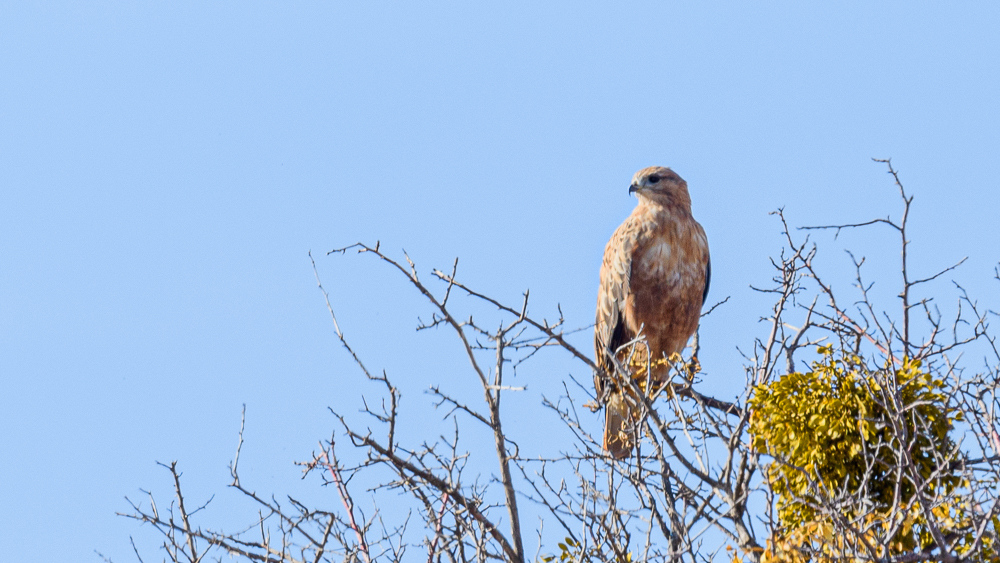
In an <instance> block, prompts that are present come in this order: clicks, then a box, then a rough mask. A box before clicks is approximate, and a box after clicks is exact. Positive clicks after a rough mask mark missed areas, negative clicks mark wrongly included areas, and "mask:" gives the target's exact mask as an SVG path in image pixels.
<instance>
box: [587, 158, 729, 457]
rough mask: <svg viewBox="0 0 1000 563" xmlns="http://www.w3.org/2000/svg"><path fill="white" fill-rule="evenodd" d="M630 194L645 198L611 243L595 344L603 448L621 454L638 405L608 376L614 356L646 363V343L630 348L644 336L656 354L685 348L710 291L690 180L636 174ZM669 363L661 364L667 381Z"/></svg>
mask: <svg viewBox="0 0 1000 563" xmlns="http://www.w3.org/2000/svg"><path fill="white" fill-rule="evenodd" d="M629 193H635V194H636V195H637V196H638V198H639V203H638V205H636V207H635V209H634V210H633V211H632V214H631V215H629V216H628V218H627V219H625V222H624V223H622V224H621V226H619V227H618V229H617V230H616V231H615V233H614V235H612V236H611V240H610V241H608V244H607V246H606V247H605V249H604V261H603V263H602V264H601V282H600V288H599V289H598V294H597V323H596V326H595V329H594V344H595V348H596V355H597V365H598V367H600V368H601V370H602V371H603V372H604V373H598V374H597V376H596V378H595V386H596V389H597V394H598V399H599V400H600V401H601V402H603V403H604V406H605V413H606V414H605V425H604V448H605V449H606V450H608V452H610V453H611V454H612V455H614V456H615V457H618V458H623V457H627V456H628V455H629V453H630V452H631V450H632V447H633V440H632V438H631V435H632V433H633V429H632V428H631V427H632V426H633V422H634V418H635V412H634V411H635V406H634V405H633V404H632V403H631V402H630V401H629V400H628V399H627V398H626V397H625V396H624V395H623V394H622V391H621V389H620V388H619V386H618V385H616V384H613V383H611V382H610V381H609V379H608V374H612V373H614V369H615V368H614V361H613V360H612V358H615V357H616V355H617V358H618V360H619V362H623V361H624V359H625V357H626V356H629V355H630V354H631V357H632V359H634V360H639V361H641V362H645V354H646V350H647V348H646V346H642V345H636V346H632V347H625V348H623V346H624V345H625V344H627V343H629V342H631V341H633V340H636V338H637V337H639V338H640V339H644V340H645V343H646V344H647V345H648V350H649V353H650V355H651V356H652V358H651V359H654V360H655V359H659V358H664V357H666V358H669V357H670V356H671V355H672V354H674V353H675V352H677V353H679V352H681V350H683V349H684V346H686V345H687V341H688V339H689V338H691V335H693V334H694V332H695V331H696V330H697V328H698V319H699V317H700V315H701V306H702V303H703V301H704V299H705V297H706V296H707V295H708V285H709V277H710V275H711V272H710V267H711V266H710V262H709V255H708V239H707V238H706V236H705V231H704V230H703V229H702V227H701V225H699V224H698V222H697V221H695V220H694V217H692V216H691V197H690V196H689V195H688V190H687V182H685V181H684V180H683V179H682V178H681V177H680V176H678V175H677V174H676V173H675V172H674V171H673V170H671V169H669V168H664V167H662V166H653V167H650V168H644V169H642V170H640V171H638V172H636V174H635V176H634V177H633V178H632V184H631V186H630V187H629ZM666 376H667V369H666V368H663V367H661V368H659V369H657V370H654V372H653V377H654V379H656V380H658V381H659V382H662V381H663V380H664V379H665V378H666Z"/></svg>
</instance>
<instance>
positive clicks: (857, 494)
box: [750, 346, 971, 561]
mask: <svg viewBox="0 0 1000 563" xmlns="http://www.w3.org/2000/svg"><path fill="white" fill-rule="evenodd" d="M819 352H820V355H821V358H820V360H819V361H817V362H815V363H814V364H813V366H812V367H813V369H812V371H810V372H808V373H790V374H787V375H785V376H784V377H782V378H780V379H779V380H777V381H774V382H771V383H770V384H767V385H761V386H758V387H757V388H756V389H755V393H754V396H753V397H752V398H751V400H750V408H751V410H752V416H751V422H750V431H751V436H752V447H753V448H754V449H755V450H757V451H758V452H761V453H766V454H768V455H770V456H772V457H774V458H775V460H776V461H775V462H773V463H771V464H770V465H769V466H768V467H767V469H766V476H767V479H768V484H769V485H770V487H771V489H772V490H773V491H774V492H775V493H776V495H777V498H778V501H777V509H778V524H779V526H780V531H779V533H778V534H776V536H775V537H772V539H771V541H770V542H769V545H770V549H769V550H768V552H769V553H771V554H772V555H773V554H774V553H784V554H785V555H786V557H778V558H776V559H775V558H773V557H770V558H769V557H765V559H772V560H779V559H780V560H783V561H790V560H806V559H802V557H801V555H798V556H795V557H792V556H791V555H790V554H791V553H792V551H789V549H790V547H794V546H798V547H806V546H810V547H811V548H812V549H817V548H818V549H819V551H820V552H821V553H826V554H828V555H830V556H834V557H836V556H838V554H845V553H850V552H852V551H854V549H855V548H857V547H859V544H858V543H857V540H859V539H861V538H855V540H854V541H853V542H852V541H850V540H849V539H848V538H846V537H844V536H843V535H842V534H841V533H838V532H837V531H836V529H837V528H836V527H835V526H834V524H833V521H832V520H831V519H830V517H829V516H828V515H824V514H823V513H822V512H820V511H817V510H816V509H815V508H814V506H815V505H816V504H825V503H824V502H823V501H824V500H830V499H833V498H834V497H841V498H843V497H842V493H843V492H844V491H845V490H846V492H847V493H848V495H849V496H850V497H853V498H855V499H857V500H858V501H859V502H856V503H854V504H848V505H844V504H840V506H842V507H843V509H842V510H843V513H842V514H840V517H841V518H843V519H844V520H842V521H851V522H853V525H854V528H855V529H856V530H858V529H860V530H866V532H865V533H864V534H862V535H864V536H867V537H866V541H867V540H877V539H878V538H881V539H882V540H885V539H887V538H886V537H885V534H886V533H887V532H888V530H891V529H893V527H894V526H895V525H897V524H901V525H900V526H899V528H898V532H897V533H896V534H895V535H894V536H893V537H892V538H891V539H890V542H889V543H891V546H892V548H891V551H892V552H894V553H897V554H898V553H902V552H906V551H912V550H915V549H916V550H921V549H925V548H928V547H930V546H931V545H933V540H932V539H931V536H930V534H929V533H928V530H927V527H926V519H925V516H924V514H923V512H922V511H921V510H920V509H919V506H917V504H916V503H915V502H912V501H913V496H914V493H915V492H916V487H917V486H921V485H922V486H923V487H924V489H923V493H924V494H925V495H928V496H937V498H939V499H941V498H944V497H949V498H951V499H952V500H953V501H952V502H946V503H944V504H940V505H938V506H937V508H936V509H935V520H937V521H938V522H944V523H945V524H946V526H945V527H946V528H951V530H953V531H958V530H961V529H962V528H963V527H964V525H963V522H964V521H967V518H966V515H967V514H968V507H967V506H963V505H967V504H968V503H967V502H966V501H959V500H958V499H959V498H960V496H959V495H957V494H955V495H951V496H949V493H952V492H953V491H955V490H956V488H957V487H960V486H961V485H962V483H961V482H960V478H959V477H958V476H957V475H955V474H954V473H952V472H948V471H944V472H940V473H938V474H937V475H934V471H935V470H940V468H941V466H942V463H943V462H942V460H947V459H950V457H951V452H952V449H953V447H954V444H953V442H952V440H951V439H950V438H949V436H948V432H949V430H950V428H951V425H952V423H953V422H954V421H956V420H959V419H960V413H959V412H958V411H957V410H955V409H954V408H953V407H952V406H951V405H949V404H948V401H947V398H946V397H945V395H944V393H942V387H943V384H942V382H941V381H939V380H937V379H935V378H934V377H932V375H931V373H930V372H929V371H927V370H922V369H921V363H920V362H919V361H913V360H908V359H904V360H903V361H902V362H901V365H896V366H892V365H890V366H887V367H884V368H883V369H881V370H878V371H874V372H873V371H871V370H869V369H868V368H866V367H865V366H864V364H863V362H862V360H861V358H858V357H856V356H850V355H848V356H841V357H837V356H836V355H835V354H834V351H833V349H832V348H831V347H828V346H826V347H820V348H819ZM887 391H888V392H887ZM893 420H895V421H896V423H895V424H893ZM900 444H909V445H908V446H906V447H901V446H900ZM903 450H905V451H907V452H909V455H910V456H911V458H912V464H913V466H915V467H916V468H917V471H918V472H919V475H920V479H917V480H916V481H917V482H916V483H915V482H914V479H913V478H912V477H910V476H909V475H907V473H906V472H905V471H902V472H900V471H898V468H899V467H900V466H901V465H906V464H908V462H907V460H905V459H900V457H899V454H900V452H901V451H903ZM932 475H934V478H933V479H931V480H930V481H929V482H924V481H925V480H927V479H928V478H930V477H932ZM894 505H895V508H896V510H895V511H894V510H893V507H894ZM891 515H894V516H895V517H894V518H892V517H891ZM891 520H894V521H891ZM841 529H842V528H841ZM969 539H970V540H971V536H970V538H969ZM876 543H882V542H879V541H876ZM869 545H871V544H870V543H869ZM820 546H821V547H820ZM886 555H890V554H887V553H886V554H882V556H886Z"/></svg>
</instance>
